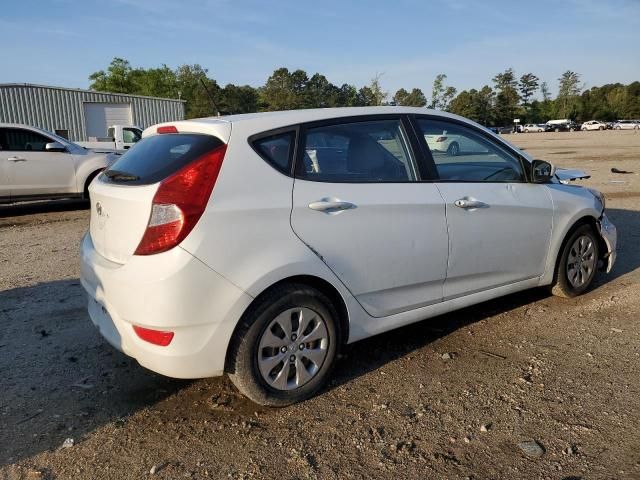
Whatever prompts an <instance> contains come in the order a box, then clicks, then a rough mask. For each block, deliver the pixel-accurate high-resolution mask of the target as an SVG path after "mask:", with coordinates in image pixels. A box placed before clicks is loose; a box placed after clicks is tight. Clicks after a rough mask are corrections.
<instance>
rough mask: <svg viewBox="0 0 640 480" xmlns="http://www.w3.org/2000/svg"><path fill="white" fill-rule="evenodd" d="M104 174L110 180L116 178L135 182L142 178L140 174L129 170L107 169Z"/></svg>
mask: <svg viewBox="0 0 640 480" xmlns="http://www.w3.org/2000/svg"><path fill="white" fill-rule="evenodd" d="M104 174H105V175H106V176H107V177H108V178H109V179H110V180H116V181H120V182H134V181H136V180H140V177H139V176H137V175H134V174H132V173H129V172H123V171H121V170H105V172H104Z"/></svg>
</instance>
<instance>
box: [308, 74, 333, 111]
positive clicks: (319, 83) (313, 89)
mask: <svg viewBox="0 0 640 480" xmlns="http://www.w3.org/2000/svg"><path fill="white" fill-rule="evenodd" d="M339 97H340V89H339V88H338V87H336V86H335V85H334V84H333V83H331V82H329V80H327V77H325V76H324V75H320V74H319V73H316V74H315V75H313V76H312V77H311V78H310V79H309V81H308V82H307V83H306V85H305V87H304V106H305V108H326V107H336V106H339V101H340V99H339Z"/></svg>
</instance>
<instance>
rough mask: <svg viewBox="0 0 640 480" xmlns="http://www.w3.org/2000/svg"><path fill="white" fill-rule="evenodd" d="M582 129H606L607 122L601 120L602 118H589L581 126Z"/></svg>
mask: <svg viewBox="0 0 640 480" xmlns="http://www.w3.org/2000/svg"><path fill="white" fill-rule="evenodd" d="M580 129H581V130H582V131H585V130H606V129H607V124H606V123H605V122H601V121H600V120H589V121H588V122H584V123H583V124H582V127H580Z"/></svg>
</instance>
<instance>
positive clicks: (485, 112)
mask: <svg viewBox="0 0 640 480" xmlns="http://www.w3.org/2000/svg"><path fill="white" fill-rule="evenodd" d="M493 98H494V93H493V90H492V89H491V87H489V86H488V85H485V86H484V87H482V88H481V89H480V91H478V90H476V89H475V88H472V89H471V90H469V91H467V90H464V91H462V92H460V94H458V96H456V97H455V98H454V99H453V100H452V101H451V103H450V105H449V111H450V112H451V113H455V114H457V115H461V116H463V117H467V118H470V119H471V120H474V121H476V122H478V123H481V124H483V125H487V126H488V125H490V123H491V122H492V120H493Z"/></svg>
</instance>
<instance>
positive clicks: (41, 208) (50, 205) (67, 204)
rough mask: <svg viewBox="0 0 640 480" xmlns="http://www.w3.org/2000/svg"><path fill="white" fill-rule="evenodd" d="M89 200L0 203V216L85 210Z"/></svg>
mask: <svg viewBox="0 0 640 480" xmlns="http://www.w3.org/2000/svg"><path fill="white" fill-rule="evenodd" d="M88 208H89V201H88V200H82V199H68V200H55V201H50V200H42V201H37V202H22V203H13V204H8V205H3V204H0V218H7V217H23V216H25V215H34V214H38V213H53V212H70V211H73V210H87V209H88Z"/></svg>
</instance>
